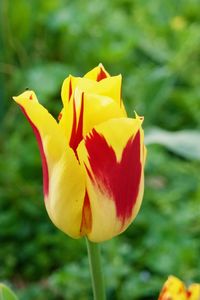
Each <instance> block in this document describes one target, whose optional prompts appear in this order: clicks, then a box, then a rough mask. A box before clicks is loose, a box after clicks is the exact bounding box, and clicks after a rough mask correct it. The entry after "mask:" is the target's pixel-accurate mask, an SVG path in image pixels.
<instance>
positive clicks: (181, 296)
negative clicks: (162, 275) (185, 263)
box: [158, 276, 187, 300]
mask: <svg viewBox="0 0 200 300" xmlns="http://www.w3.org/2000/svg"><path fill="white" fill-rule="evenodd" d="M168 299H170V300H186V299H187V298H186V289H185V286H184V284H183V282H182V281H181V280H179V279H178V278H176V277H175V276H169V278H168V279H167V281H166V282H165V284H164V286H163V289H162V291H161V293H160V295H159V298H158V300H168Z"/></svg>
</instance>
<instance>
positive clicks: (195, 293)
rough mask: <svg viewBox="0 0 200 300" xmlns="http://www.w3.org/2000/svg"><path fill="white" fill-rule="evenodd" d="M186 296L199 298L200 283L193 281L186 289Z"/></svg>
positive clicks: (194, 298)
mask: <svg viewBox="0 0 200 300" xmlns="http://www.w3.org/2000/svg"><path fill="white" fill-rule="evenodd" d="M187 298H188V299H189V300H200V284H197V283H193V284H191V285H190V286H189V288H188V290H187Z"/></svg>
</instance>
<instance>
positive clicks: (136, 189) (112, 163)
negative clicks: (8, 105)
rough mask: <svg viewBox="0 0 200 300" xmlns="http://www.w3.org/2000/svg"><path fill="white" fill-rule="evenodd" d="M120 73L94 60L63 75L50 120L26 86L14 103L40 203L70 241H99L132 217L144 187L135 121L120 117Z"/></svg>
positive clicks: (141, 142)
mask: <svg viewBox="0 0 200 300" xmlns="http://www.w3.org/2000/svg"><path fill="white" fill-rule="evenodd" d="M121 81H122V77H121V75H118V76H110V75H109V74H108V72H107V71H106V70H105V69H104V67H103V66H102V65H101V64H100V65H99V66H97V67H96V68H94V69H93V70H91V71H90V72H88V73H87V74H86V75H85V76H84V77H83V78H80V77H73V76H71V75H70V76H69V77H67V78H66V79H65V80H64V83H63V85H62V90H61V97H62V103H63V108H62V110H61V112H60V114H59V116H58V120H55V119H54V118H53V116H52V115H51V114H50V113H49V112H48V111H47V110H46V109H45V108H44V107H43V106H42V105H41V104H40V103H39V102H38V100H37V97H36V95H35V93H34V92H33V91H25V92H24V93H22V94H21V95H19V96H18V97H14V100H15V101H16V102H17V103H18V104H19V106H20V108H21V110H22V112H23V113H24V115H25V116H26V118H27V120H28V121H29V123H30V125H31V126H32V129H33V132H34V134H35V136H36V139H37V142H38V145H39V150H40V155H41V160H42V168H43V191H44V199H45V206H46V209H47V212H48V215H49V217H50V218H51V220H52V222H53V223H54V224H55V225H56V226H57V227H58V228H59V229H61V230H62V231H64V232H65V233H66V234H68V235H69V236H71V237H73V238H78V237H82V236H85V235H86V236H87V237H88V239H89V240H91V241H93V242H101V241H104V240H108V239H111V238H112V237H114V236H116V235H118V234H120V233H121V232H123V231H124V230H125V229H126V228H127V227H128V226H129V224H130V223H131V222H132V221H133V219H134V218H135V217H136V215H137V213H138V211H139V208H140V205H141V201H142V198H143V191H144V163H145V156H146V149H145V146H144V134H143V130H142V127H141V126H142V122H143V118H142V117H139V116H137V115H136V116H135V118H128V117H127V114H126V111H125V109H124V106H123V103H122V99H121Z"/></svg>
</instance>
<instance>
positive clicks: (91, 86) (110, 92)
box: [61, 75, 122, 106]
mask: <svg viewBox="0 0 200 300" xmlns="http://www.w3.org/2000/svg"><path fill="white" fill-rule="evenodd" d="M121 85H122V76H121V75H117V76H112V77H107V78H105V79H103V80H101V81H99V82H97V81H94V80H91V79H89V78H80V77H73V76H71V75H70V76H69V77H67V78H66V79H65V80H64V82H63V85H62V90H61V97H62V102H63V106H66V105H67V104H68V102H69V101H70V98H71V96H72V95H73V94H74V91H75V89H76V88H78V89H79V90H81V91H82V92H84V93H91V94H97V95H101V96H106V97H109V98H112V99H113V100H115V101H116V102H117V103H118V104H119V105H121V104H122V103H121V93H122V91H121Z"/></svg>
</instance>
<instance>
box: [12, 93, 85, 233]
mask: <svg viewBox="0 0 200 300" xmlns="http://www.w3.org/2000/svg"><path fill="white" fill-rule="evenodd" d="M14 100H15V101H16V102H17V103H18V104H19V106H20V107H21V109H22V111H23V113H24V115H25V116H26V118H27V119H28V121H29V123H30V124H31V126H32V128H33V131H34V133H35V136H36V138H37V141H38V145H39V149H40V154H41V157H42V163H43V177H44V197H45V205H46V208H47V212H48V214H49V216H50V218H51V220H52V221H53V223H54V224H55V225H56V226H57V227H58V228H60V229H61V230H62V231H64V232H65V233H67V234H68V235H70V236H72V237H75V238H76V237H80V236H81V224H82V210H83V205H84V199H85V179H84V174H83V171H82V168H81V166H80V165H79V163H78V161H77V159H76V156H75V154H74V152H73V150H72V149H71V148H70V147H69V146H68V147H67V146H66V142H65V139H64V135H63V131H62V130H61V129H60V127H59V126H58V123H57V122H56V120H55V119H54V118H53V117H52V116H51V115H50V114H49V112H48V111H47V110H46V109H45V108H44V107H43V106H42V105H41V104H40V103H39V102H38V100H37V98H36V95H35V93H34V92H33V91H27V92H24V93H23V94H21V95H20V96H18V97H14Z"/></svg>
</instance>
